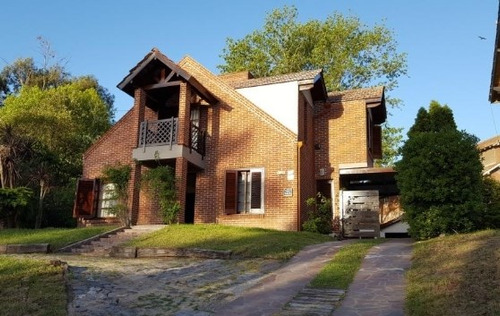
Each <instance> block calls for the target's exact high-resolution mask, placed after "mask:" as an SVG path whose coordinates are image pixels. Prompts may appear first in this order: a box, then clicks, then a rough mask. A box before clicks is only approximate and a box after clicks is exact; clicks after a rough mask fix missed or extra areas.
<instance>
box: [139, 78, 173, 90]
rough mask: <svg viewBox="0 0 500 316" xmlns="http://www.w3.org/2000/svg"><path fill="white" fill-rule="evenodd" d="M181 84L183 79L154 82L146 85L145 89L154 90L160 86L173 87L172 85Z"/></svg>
mask: <svg viewBox="0 0 500 316" xmlns="http://www.w3.org/2000/svg"><path fill="white" fill-rule="evenodd" d="M180 84H181V81H179V80H177V81H170V82H160V83H154V84H150V85H147V86H144V87H143V89H144V90H153V89H159V88H166V87H172V86H178V85H180Z"/></svg>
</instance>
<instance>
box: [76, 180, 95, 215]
mask: <svg viewBox="0 0 500 316" xmlns="http://www.w3.org/2000/svg"><path fill="white" fill-rule="evenodd" d="M98 201H99V180H98V179H80V180H78V184H77V187H76V198H75V205H74V207H73V217H82V218H94V217H95V216H96V213H97V203H98Z"/></svg>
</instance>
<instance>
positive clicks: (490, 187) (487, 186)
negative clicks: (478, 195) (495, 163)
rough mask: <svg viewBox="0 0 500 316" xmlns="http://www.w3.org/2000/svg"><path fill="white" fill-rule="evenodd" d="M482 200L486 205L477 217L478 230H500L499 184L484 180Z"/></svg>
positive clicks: (486, 178) (488, 178)
mask: <svg viewBox="0 0 500 316" xmlns="http://www.w3.org/2000/svg"><path fill="white" fill-rule="evenodd" d="M483 183H484V186H483V190H484V193H483V198H484V203H485V205H486V207H485V209H484V211H483V213H482V214H481V216H480V217H479V222H478V223H477V225H478V226H479V227H480V228H483V229H484V228H493V229H498V228H500V183H499V182H498V181H495V180H493V179H492V178H490V177H485V178H484V181H483Z"/></svg>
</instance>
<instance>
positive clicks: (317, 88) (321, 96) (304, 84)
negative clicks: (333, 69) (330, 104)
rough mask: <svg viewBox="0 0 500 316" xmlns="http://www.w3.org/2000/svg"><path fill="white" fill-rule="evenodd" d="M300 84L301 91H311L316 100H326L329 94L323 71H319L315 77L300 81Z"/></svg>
mask: <svg viewBox="0 0 500 316" xmlns="http://www.w3.org/2000/svg"><path fill="white" fill-rule="evenodd" d="M298 84H299V90H300V91H304V90H310V91H311V96H312V98H313V100H314V101H324V100H326V98H327V96H328V93H327V91H326V86H325V80H324V79H323V71H320V72H318V74H317V75H316V76H314V78H311V79H306V80H300V81H298Z"/></svg>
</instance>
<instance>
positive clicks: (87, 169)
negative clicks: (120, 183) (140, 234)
mask: <svg viewBox="0 0 500 316" xmlns="http://www.w3.org/2000/svg"><path fill="white" fill-rule="evenodd" d="M156 117H157V114H156V113H155V112H154V111H152V110H151V109H150V108H148V107H146V99H145V94H144V91H142V90H140V89H138V90H137V91H136V92H135V99H134V106H133V108H132V109H131V110H130V111H129V112H127V114H125V115H124V116H123V117H122V118H121V119H120V120H119V121H118V122H116V123H115V125H114V126H113V127H111V129H110V130H109V131H108V132H106V133H105V134H104V135H103V136H102V137H101V138H100V139H99V140H97V142H96V143H94V144H93V145H92V147H90V148H89V149H88V150H87V151H86V152H85V154H84V156H83V174H82V176H83V178H101V177H102V170H103V168H104V167H105V166H106V165H114V164H118V163H120V164H123V165H127V164H128V165H130V166H132V172H131V181H130V185H129V207H130V209H131V210H132V223H133V224H135V223H137V221H139V216H138V214H139V198H138V196H139V195H141V194H142V193H141V192H140V190H139V183H140V179H139V176H138V175H140V173H141V166H140V165H138V164H136V162H135V161H134V160H133V159H132V150H133V149H134V148H136V147H137V144H138V138H139V126H140V122H142V121H144V120H145V119H156ZM141 216H142V217H141V221H140V222H143V221H145V219H144V218H145V217H152V215H151V214H149V215H148V214H141Z"/></svg>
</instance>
